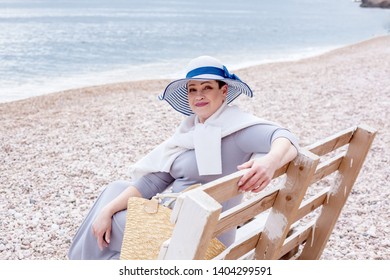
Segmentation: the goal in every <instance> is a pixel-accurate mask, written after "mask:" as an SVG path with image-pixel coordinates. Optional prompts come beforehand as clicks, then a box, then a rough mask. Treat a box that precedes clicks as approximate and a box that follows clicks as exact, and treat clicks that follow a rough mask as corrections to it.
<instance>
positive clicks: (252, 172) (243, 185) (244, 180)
mask: <svg viewBox="0 0 390 280" xmlns="http://www.w3.org/2000/svg"><path fill="white" fill-rule="evenodd" d="M238 168H239V169H244V168H250V169H249V170H248V172H247V173H246V174H244V175H243V176H242V177H241V179H240V181H239V183H238V187H239V188H240V190H241V191H252V192H259V191H261V190H263V189H264V188H265V187H266V186H267V185H268V184H269V182H270V181H271V178H270V176H269V173H270V172H268V170H267V169H266V168H265V167H263V166H262V165H260V164H258V163H256V162H254V161H253V160H251V161H248V162H246V163H244V164H242V165H240V166H238Z"/></svg>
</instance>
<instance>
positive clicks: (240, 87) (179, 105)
mask: <svg viewBox="0 0 390 280" xmlns="http://www.w3.org/2000/svg"><path fill="white" fill-rule="evenodd" d="M189 80H200V81H205V80H220V81H223V82H225V83H226V84H227V85H228V93H227V96H226V101H227V103H228V104H229V103H230V102H232V101H233V100H234V99H236V98H237V97H238V96H239V95H241V94H245V95H246V96H248V97H253V92H252V90H251V89H250V87H249V86H248V85H247V84H246V83H244V82H242V81H241V80H233V79H205V78H190V79H180V80H176V81H173V82H171V83H170V84H169V85H168V86H167V87H166V88H165V91H164V92H163V93H162V94H160V95H159V96H158V98H159V99H160V100H165V101H167V102H168V103H169V104H170V105H171V106H172V107H173V108H174V109H175V110H176V111H178V112H180V113H182V114H184V115H187V116H189V115H191V114H193V112H192V110H191V108H190V106H189V102H188V94H187V83H188V81H189Z"/></svg>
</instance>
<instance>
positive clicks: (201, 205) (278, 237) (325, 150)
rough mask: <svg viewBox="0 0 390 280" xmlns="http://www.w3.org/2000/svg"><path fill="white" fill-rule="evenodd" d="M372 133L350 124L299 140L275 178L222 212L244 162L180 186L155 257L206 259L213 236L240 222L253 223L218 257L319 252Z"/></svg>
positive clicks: (234, 193)
mask: <svg viewBox="0 0 390 280" xmlns="http://www.w3.org/2000/svg"><path fill="white" fill-rule="evenodd" d="M375 134H376V132H375V131H374V130H373V129H371V128H369V127H365V126H359V127H353V128H350V129H347V130H345V131H342V132H340V133H337V134H335V135H333V136H331V137H329V138H326V139H324V140H321V141H319V142H317V143H315V144H313V145H310V146H308V147H305V148H302V149H301V150H300V152H299V154H298V156H297V157H296V158H295V159H294V160H293V161H292V162H291V163H289V164H287V165H286V166H283V167H282V168H280V169H279V170H278V171H277V172H276V173H275V176H274V179H275V181H277V184H276V185H274V186H272V187H270V188H267V190H266V191H263V192H261V193H259V194H257V195H255V196H252V197H251V198H249V199H246V200H244V201H243V202H242V203H241V204H239V205H238V206H236V207H234V208H232V209H230V210H227V211H224V212H222V213H221V209H222V206H221V203H222V202H223V201H226V200H228V199H230V198H233V197H235V196H237V195H239V192H238V188H237V182H238V180H239V179H240V178H241V176H242V175H243V174H244V173H245V172H246V170H242V171H238V172H236V173H233V174H231V175H229V176H225V177H223V178H221V179H218V180H216V181H213V182H211V183H208V184H206V185H203V186H202V187H200V188H197V189H194V190H191V191H188V192H186V193H184V194H183V195H181V196H180V197H179V199H178V200H177V202H176V205H175V208H174V209H173V212H172V216H171V221H172V222H174V223H175V224H176V225H175V228H174V231H173V234H172V237H171V239H170V240H167V241H166V242H165V243H164V244H163V246H162V248H161V251H160V256H159V258H161V259H203V256H204V254H205V252H206V249H207V247H208V244H209V242H210V240H211V239H212V238H214V237H216V236H218V235H219V234H221V233H223V232H225V231H226V230H229V229H232V228H236V227H238V226H242V228H243V229H244V228H251V230H247V231H245V233H246V234H245V235H243V236H242V237H241V238H240V239H238V240H236V242H235V243H233V244H232V245H231V246H229V247H228V248H226V250H225V251H224V252H222V253H221V254H220V255H219V256H218V257H217V259H239V258H248V256H250V258H255V259H281V258H284V259H286V258H287V259H290V258H294V259H295V258H300V259H319V258H320V256H321V254H322V251H323V250H324V248H325V245H326V243H327V241H328V239H329V236H330V234H331V232H332V230H333V227H334V225H335V223H336V221H337V219H338V217H339V215H340V212H341V210H342V208H343V206H344V204H345V202H346V200H347V198H348V195H349V193H350V192H351V189H352V186H353V184H354V182H355V180H356V178H357V176H358V174H359V171H360V169H361V167H362V164H363V162H364V160H365V158H366V155H367V153H368V151H369V149H370V146H371V143H372V141H373V139H374V137H375ZM324 181H325V183H321V182H324ZM264 213H266V214H264ZM261 214H262V216H263V217H265V220H264V222H263V224H262V225H259V215H260V216H261ZM251 224H253V225H254V226H253V225H252V226H251ZM189 228H190V229H191V230H188V229H189Z"/></svg>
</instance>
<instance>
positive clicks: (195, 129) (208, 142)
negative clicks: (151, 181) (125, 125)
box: [129, 103, 272, 180]
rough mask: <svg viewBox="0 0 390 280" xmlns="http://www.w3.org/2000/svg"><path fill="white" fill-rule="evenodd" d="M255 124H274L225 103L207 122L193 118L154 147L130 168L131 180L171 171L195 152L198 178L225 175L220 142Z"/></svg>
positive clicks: (192, 116)
mask: <svg viewBox="0 0 390 280" xmlns="http://www.w3.org/2000/svg"><path fill="white" fill-rule="evenodd" d="M255 124H272V123H271V122H269V121H265V120H263V119H260V118H258V117H255V116H253V115H251V114H248V113H245V112H243V111H241V110H240V109H239V108H238V107H237V106H231V105H227V104H226V103H224V104H223V105H222V106H221V107H220V108H219V109H218V110H217V111H216V112H215V113H214V114H213V115H212V116H210V117H209V118H208V119H207V120H206V121H205V122H204V123H200V122H199V119H198V117H197V116H196V115H191V116H189V117H187V118H186V119H185V120H183V121H182V123H181V124H180V125H179V127H178V128H177V130H176V132H175V133H174V134H173V136H172V137H171V138H169V139H168V140H166V141H164V142H163V143H161V144H160V145H158V146H157V147H156V148H154V149H153V150H152V151H151V152H150V153H149V154H147V155H146V156H145V157H144V158H142V159H141V160H139V161H138V162H136V163H135V164H134V165H133V166H131V167H130V171H129V173H130V176H131V178H132V180H137V179H139V178H141V177H142V176H143V175H145V174H147V173H152V172H159V171H161V172H169V171H170V169H171V166H172V164H173V162H174V161H175V159H176V158H177V157H178V156H179V155H180V154H182V153H183V152H185V151H188V150H195V157H196V163H197V166H198V170H199V175H200V176H202V175H217V174H222V160H221V139H222V138H223V137H225V136H228V135H230V134H232V133H234V132H236V131H239V130H241V129H243V128H246V127H249V126H252V125H255Z"/></svg>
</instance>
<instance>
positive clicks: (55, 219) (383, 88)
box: [0, 36, 390, 260]
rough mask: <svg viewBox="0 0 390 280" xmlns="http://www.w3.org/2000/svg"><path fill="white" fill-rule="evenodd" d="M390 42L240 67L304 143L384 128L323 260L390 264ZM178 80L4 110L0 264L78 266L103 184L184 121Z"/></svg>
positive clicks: (260, 106)
mask: <svg viewBox="0 0 390 280" xmlns="http://www.w3.org/2000/svg"><path fill="white" fill-rule="evenodd" d="M389 46H390V36H380V37H376V38H373V39H370V40H367V41H362V42H359V43H357V44H353V45H349V46H346V47H342V48H339V49H336V50H332V51H330V52H326V53H324V54H321V55H319V56H314V57H310V58H304V59H300V60H297V61H286V62H275V63H267V64H261V65H256V66H251V67H247V68H243V69H239V70H237V71H234V72H235V73H236V74H237V75H238V76H239V77H240V78H241V79H242V80H243V81H245V82H247V83H248V84H249V85H250V86H251V87H252V89H253V91H254V95H255V96H254V98H252V99H250V98H246V97H244V96H241V97H239V98H237V99H236V100H235V101H234V102H233V103H234V104H236V105H238V106H240V107H242V108H243V109H244V110H246V111H248V112H251V113H253V114H256V115H258V116H259V117H262V118H266V119H269V120H272V121H275V122H278V123H280V124H281V125H283V126H286V127H288V128H289V129H290V130H291V131H292V132H294V133H296V134H297V135H298V137H299V138H300V143H301V146H305V145H307V144H310V143H313V142H314V141H316V140H319V139H321V138H323V137H326V136H329V135H331V134H333V133H336V132H338V131H340V130H342V129H346V128H348V127H351V126H355V125H359V124H366V125H369V126H372V127H374V128H375V129H377V130H378V134H377V136H376V139H375V140H374V143H373V146H372V148H371V150H370V152H369V154H368V157H367V159H366V161H365V163H364V165H363V168H362V170H361V173H360V175H359V177H358V179H357V181H356V183H355V186H354V188H353V190H352V193H351V195H350V197H349V198H348V201H347V203H346V205H345V207H344V209H343V210H342V213H341V216H340V218H339V220H338V222H337V224H336V226H335V229H334V231H333V233H332V235H331V237H330V240H329V242H328V244H327V246H326V248H325V250H324V253H323V255H322V257H321V259H323V260H329V259H334V260H336V259H337V260H340V259H344V260H350V259H369V260H376V259H390V242H389V241H388V234H389V233H390V231H389V229H390V220H389V219H388V213H390V205H389V204H388V203H387V200H388V197H389V196H390V188H389V183H388V182H389V179H390V177H389V174H388V166H390V154H389V151H388V149H389V144H390V124H389V122H388V120H389V119H390V80H389V79H388V77H389V76H390V48H389ZM168 82H170V80H150V81H136V82H123V83H114V84H108V85H103V86H91V87H85V88H80V89H75V90H69V91H62V92H57V93H52V94H47V95H41V96H36V97H31V98H28V99H23V100H18V101H12V102H7V103H0V116H1V118H0V137H1V145H0V158H1V161H0V162H1V164H0V172H1V174H2V182H1V188H0V219H1V220H2V225H1V232H2V233H3V234H2V236H1V237H0V259H1V260H7V259H9V260H17V259H27V260H33V259H45V260H46V259H60V260H64V259H66V253H67V249H68V248H69V245H70V242H71V238H72V237H73V235H74V233H75V231H76V230H77V228H78V226H79V224H80V223H81V221H82V220H83V218H84V217H85V214H86V213H87V211H88V210H89V208H90V207H91V205H92V203H93V202H94V200H95V199H96V197H97V196H98V195H99V193H100V191H101V190H102V188H103V187H104V186H105V185H106V184H107V183H109V182H111V181H113V180H117V179H127V168H128V166H129V165H130V164H132V163H133V162H135V161H136V160H137V159H139V158H140V157H142V156H143V155H144V154H145V153H147V152H148V151H150V150H151V149H152V148H153V147H155V146H156V145H157V144H159V143H160V142H162V141H164V140H165V139H166V138H167V137H168V136H169V135H171V134H172V133H173V131H174V129H175V127H176V125H177V124H178V123H179V122H180V121H181V120H182V119H183V117H182V116H180V115H179V113H177V112H175V111H174V110H173V109H171V108H170V106H169V105H168V104H167V103H166V102H161V101H159V100H157V95H158V94H159V93H160V92H161V91H162V90H163V89H164V88H165V86H166V85H167V83H168Z"/></svg>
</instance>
